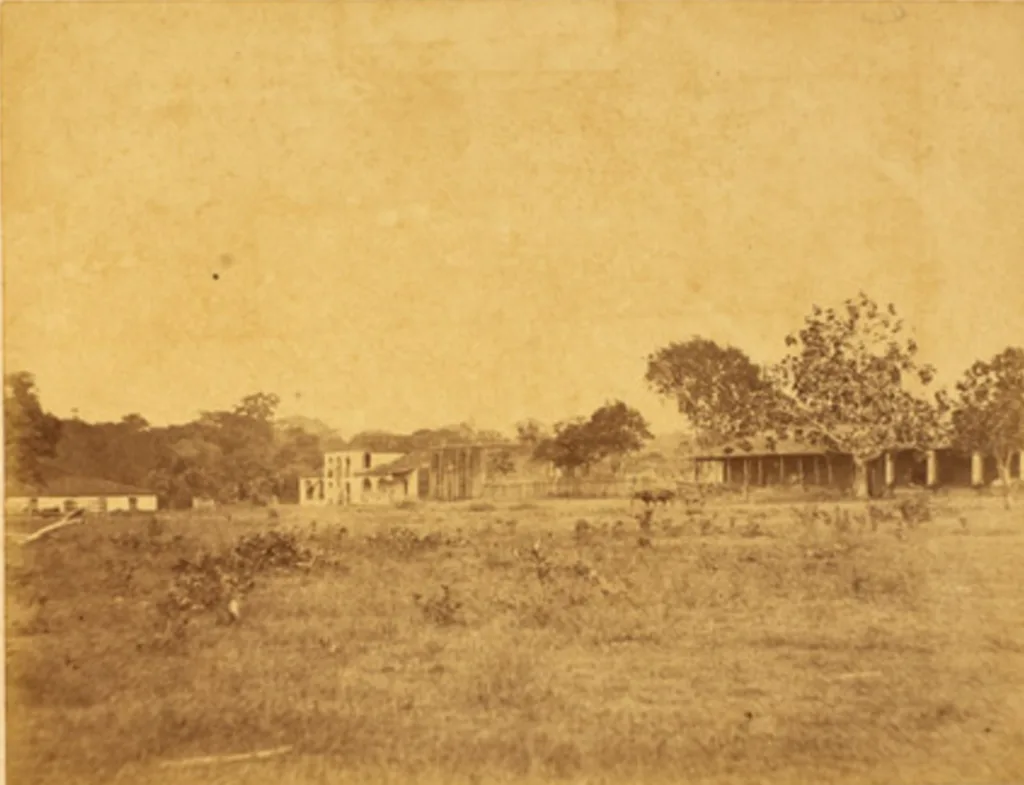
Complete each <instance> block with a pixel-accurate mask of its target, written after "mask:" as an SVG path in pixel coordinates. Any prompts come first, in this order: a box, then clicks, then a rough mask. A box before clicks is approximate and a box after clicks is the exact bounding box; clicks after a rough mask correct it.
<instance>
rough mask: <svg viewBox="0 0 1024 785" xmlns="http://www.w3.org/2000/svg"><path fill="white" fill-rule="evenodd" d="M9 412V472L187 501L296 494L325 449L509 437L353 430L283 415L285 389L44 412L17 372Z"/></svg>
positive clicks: (456, 429)
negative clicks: (195, 412) (209, 403)
mask: <svg viewBox="0 0 1024 785" xmlns="http://www.w3.org/2000/svg"><path fill="white" fill-rule="evenodd" d="M4 398H5V401H4V417H5V426H6V427H5V431H6V434H7V438H6V444H5V454H6V457H7V477H8V481H9V482H10V481H11V480H12V479H13V480H14V481H16V482H19V483H21V484H25V485H30V486H36V487H41V486H43V485H45V483H46V481H47V480H48V479H51V478H53V477H55V476H59V475H75V476H80V477H91V478H101V479H106V480H112V481H114V482H119V483H123V484H126V485H132V486H136V487H139V488H145V489H148V490H152V491H155V492H156V493H158V494H159V495H160V496H161V498H162V499H163V501H164V504H166V505H168V506H171V507H185V506H188V505H189V504H191V500H192V498H193V497H208V498H213V499H216V500H218V501H221V502H227V503H230V502H237V501H252V502H256V503H265V502H268V501H270V500H271V499H273V498H275V497H276V498H277V499H278V500H279V501H281V502H289V501H296V500H297V496H298V479H299V477H301V476H303V475H309V474H315V473H317V472H318V471H319V470H320V468H321V465H322V462H323V453H324V451H329V450H343V449H353V450H372V451H375V452H400V453H406V452H412V451H417V450H425V449H429V448H430V447H433V446H436V445H440V444H447V443H453V442H460V441H467V440H472V439H487V440H507V437H505V436H503V435H502V434H500V433H496V432H488V431H482V432H477V431H475V430H474V429H473V428H472V427H470V426H469V425H465V424H460V425H455V426H450V427H443V428H436V429H422V430H418V431H416V432H414V433H411V434H396V433H389V432H386V431H366V432H363V433H358V434H356V435H355V436H353V437H351V438H349V439H345V438H343V437H342V436H341V435H339V434H338V433H337V432H335V431H334V430H332V429H331V428H330V427H329V426H327V425H325V424H324V423H322V422H320V421H319V420H315V419H311V418H307V417H292V418H280V419H279V418H277V417H276V412H277V407H278V404H279V399H278V398H277V396H275V395H272V394H267V393H256V394H253V395H249V396H246V397H245V398H243V399H242V400H241V401H240V402H239V403H238V404H237V405H236V406H235V407H233V408H232V409H229V410H224V411H208V412H203V413H201V414H200V416H199V417H198V418H196V419H195V420H193V421H191V422H187V423H184V424H181V425H170V426H165V427H158V426H151V425H150V424H149V423H148V422H147V420H146V419H145V418H144V417H143V416H141V415H139V414H129V415H126V416H125V417H123V418H122V419H121V420H120V421H119V422H97V423H91V422H86V421H84V420H82V419H79V418H71V419H60V418H57V417H54V416H53V415H51V414H48V413H46V412H44V411H43V409H42V407H41V406H40V403H39V398H38V394H37V391H36V388H35V382H34V379H33V377H32V375H31V374H28V373H15V374H8V375H7V377H6V379H5V396H4Z"/></svg>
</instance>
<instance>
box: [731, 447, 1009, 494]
mask: <svg viewBox="0 0 1024 785" xmlns="http://www.w3.org/2000/svg"><path fill="white" fill-rule="evenodd" d="M750 457H754V456H750ZM758 457H759V460H757V461H756V462H755V463H754V465H753V467H751V466H750V465H749V464H748V462H747V461H746V460H744V461H743V462H742V469H741V472H742V482H743V484H744V485H747V484H749V483H752V482H753V483H756V484H757V485H761V484H763V483H764V481H765V466H764V461H765V458H764V457H762V456H758ZM808 458H809V460H810V465H809V466H808V465H806V464H805V462H804V456H793V457H790V458H789V464H788V465H789V466H790V467H791V466H793V463H794V462H795V463H796V465H797V466H798V467H799V470H800V471H799V473H800V476H801V478H802V479H803V480H804V481H806V480H808V479H809V478H810V476H813V479H814V482H815V484H818V483H820V482H821V481H822V480H825V481H826V482H827V484H829V485H831V483H832V464H831V462H829V461H828V460H826V462H825V466H824V471H822V467H821V466H820V464H819V462H818V460H817V457H816V456H808ZM768 460H777V461H778V467H779V479H780V481H781V480H784V473H785V469H786V467H787V459H786V457H785V456H781V455H780V456H778V457H777V458H776V457H775V456H773V457H772V458H770V459H768ZM925 462H926V463H925V465H926V470H925V472H926V483H927V485H928V487H934V486H936V485H938V484H939V459H938V455H937V454H936V451H935V450H928V451H927V452H926V454H925ZM884 463H885V484H886V486H890V487H891V486H893V485H895V484H896V461H895V459H894V457H893V455H892V453H885V456H884ZM808 468H810V470H811V471H809V472H808ZM733 474H734V472H733V471H730V467H729V463H728V461H725V462H723V465H722V476H721V479H722V481H724V482H730V481H736V480H738V479H740V477H735V476H733ZM1015 479H1022V480H1024V451H1022V452H1020V453H1018V456H1017V474H1016V478H1015ZM984 483H985V459H984V456H983V455H982V454H981V453H980V452H975V453H972V454H971V485H975V486H977V485H983V484H984Z"/></svg>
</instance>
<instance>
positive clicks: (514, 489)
mask: <svg viewBox="0 0 1024 785" xmlns="http://www.w3.org/2000/svg"><path fill="white" fill-rule="evenodd" d="M654 488H671V489H675V482H673V481H671V480H669V481H664V482H662V483H660V484H659V483H657V482H653V481H646V482H633V481H632V480H585V479H582V480H565V479H563V480H557V481H553V480H528V481H512V482H489V483H485V484H484V486H483V492H482V495H483V498H485V499H490V500H494V501H498V500H505V501H509V500H511V501H522V500H526V499H544V498H567V499H604V498H612V499H628V498H630V497H631V496H632V495H633V494H634V493H636V492H637V491H642V490H649V489H654Z"/></svg>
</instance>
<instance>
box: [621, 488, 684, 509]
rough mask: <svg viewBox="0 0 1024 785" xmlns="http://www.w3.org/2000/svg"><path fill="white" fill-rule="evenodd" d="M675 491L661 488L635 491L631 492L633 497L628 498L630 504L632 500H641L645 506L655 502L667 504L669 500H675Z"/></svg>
mask: <svg viewBox="0 0 1024 785" xmlns="http://www.w3.org/2000/svg"><path fill="white" fill-rule="evenodd" d="M675 498H676V494H675V491H670V490H668V489H661V490H655V491H637V492H636V493H634V494H633V498H632V499H630V500H629V503H630V506H632V504H633V502H635V501H641V502H643V503H644V505H645V506H647V507H650V506H652V505H655V504H662V505H668V503H669V502H672V501H675Z"/></svg>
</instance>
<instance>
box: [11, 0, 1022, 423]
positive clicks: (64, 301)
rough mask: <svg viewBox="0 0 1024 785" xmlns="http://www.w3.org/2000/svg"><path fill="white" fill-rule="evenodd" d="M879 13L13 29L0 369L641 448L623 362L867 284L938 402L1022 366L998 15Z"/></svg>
mask: <svg viewBox="0 0 1024 785" xmlns="http://www.w3.org/2000/svg"><path fill="white" fill-rule="evenodd" d="M903 10H904V12H905V14H904V15H903V16H902V17H900V15H899V14H896V13H890V12H888V11H885V10H884V9H881V8H879V7H878V6H871V5H867V4H844V5H838V4H837V5H823V4H814V5H811V4H794V5H786V4H783V3H776V4H771V5H768V4H749V5H740V4H732V3H729V4H726V3H721V4H697V3H692V4H684V3H672V2H654V3H643V2H635V1H631V2H622V3H605V2H600V0H588V1H587V2H576V3H565V2H555V1H554V0H547V1H546V2H540V1H539V0H538V1H537V2H515V3H513V2H507V3H506V2H497V1H493V2H486V3H484V2H465V1H463V2H452V3H439V2H431V1H430V0H418V1H417V2H404V3H379V2H378V3H364V2H359V3H356V2H352V3H329V4H328V3H319V4H305V3H303V4H298V3H293V4H283V3H282V4H258V5H255V4H254V5H246V4H241V3H238V4H227V3H225V4H217V5H212V4H211V5H202V4H187V5H186V4H182V5H177V4H173V3H172V4H166V5H141V4H140V5H127V4H116V3H110V4H86V3H81V4H33V5H28V4H20V5H19V4H10V3H7V4H5V5H4V6H3V9H2V13H3V28H2V30H3V118H2V119H3V192H2V193H3V252H4V273H5V292H4V294H5V312H4V313H5V316H4V320H5V328H6V329H5V354H6V358H5V360H6V365H7V368H8V370H13V369H22V368H23V369H28V370H31V371H33V372H34V373H35V374H36V376H37V379H38V382H39V385H40V388H41V392H42V397H43V402H44V404H45V405H46V406H47V407H49V408H51V409H52V410H54V411H56V412H57V413H59V414H62V415H66V414H68V413H69V412H70V410H71V409H72V408H78V409H79V410H80V412H81V414H82V416H84V417H87V418H90V419H113V418H118V417H120V416H121V415H122V414H125V413H128V412H132V411H137V412H141V413H142V414H144V415H145V416H147V417H148V418H150V419H151V420H152V421H154V422H156V423H164V422H167V421H182V420H185V419H188V418H190V417H192V416H194V415H195V413H196V412H197V411H198V410H199V409H204V408H216V407H222V406H228V405H230V404H231V403H233V402H234V401H235V400H237V399H238V398H240V397H241V396H242V395H244V394H246V393H249V392H252V391H255V390H266V391H275V392H277V393H278V394H280V395H281V396H282V398H283V399H284V413H304V414H307V415H310V416H316V417H321V418H322V419H324V420H326V421H327V422H330V423H332V424H335V425H337V426H340V427H341V428H342V429H343V430H345V431H346V432H352V431H353V430H355V429H358V428H364V427H380V428H393V429H412V428H416V427H423V426H431V425H437V424H442V423H447V422H453V421H460V420H467V419H472V420H474V421H475V422H476V423H477V424H478V425H480V426H489V427H495V426H496V427H501V428H508V427H509V426H510V425H511V423H513V422H514V421H516V420H517V419H520V418H522V417H526V416H534V417H538V418H541V419H544V420H548V421H550V420H553V419H557V418H562V417H566V416H570V415H573V414H583V413H586V412H589V411H590V410H591V409H593V408H594V407H596V406H598V405H600V404H601V403H602V402H603V401H604V400H605V399H607V398H612V397H621V398H624V399H626V400H627V401H629V402H631V403H633V404H634V405H637V406H639V407H640V408H641V409H642V410H643V411H644V412H645V413H646V414H647V415H648V416H649V417H650V419H651V420H652V421H653V422H654V424H655V426H656V428H657V429H658V430H666V429H674V428H677V427H679V425H680V420H679V417H678V415H676V414H675V413H674V412H673V411H672V409H671V407H670V406H662V405H660V404H659V402H658V400H657V399H656V398H654V397H653V396H652V395H650V394H649V393H647V392H645V390H644V386H643V382H642V376H643V372H644V357H645V355H646V354H647V353H648V352H650V351H651V350H653V349H655V348H657V347H658V346H659V345H661V344H662V343H663V342H666V341H669V340H672V339H683V338H686V337H688V336H689V335H691V334H693V333H700V334H704V335H706V336H708V337H712V338H716V339H719V340H722V341H728V342H733V343H736V344H738V345H740V346H742V347H744V348H745V349H747V350H748V351H749V352H750V353H751V354H752V355H753V356H754V357H755V359H758V360H769V359H774V358H775V357H776V356H778V353H779V352H780V351H781V349H782V338H783V336H784V334H785V332H786V331H787V330H788V329H791V328H793V327H796V326H798V324H799V322H800V320H801V318H802V316H803V315H804V314H805V313H806V311H807V310H808V309H809V308H810V306H811V304H812V303H813V302H819V303H821V304H832V303H835V302H838V301H839V300H841V299H842V298H845V297H847V296H851V295H853V294H855V293H856V291H857V290H858V289H860V288H866V289H867V290H868V291H869V292H871V293H874V294H875V295H876V296H877V297H879V298H882V299H885V300H889V299H892V300H894V301H895V302H896V304H897V305H898V306H899V307H900V308H901V309H902V310H903V311H904V312H905V314H906V316H907V317H908V319H909V321H910V322H911V323H912V324H914V325H915V326H916V328H917V331H918V334H919V337H920V341H921V343H922V349H923V352H924V353H925V354H926V356H927V357H928V359H931V360H933V361H934V362H936V363H937V364H938V365H939V366H940V370H941V371H943V372H944V374H945V377H946V378H947V379H949V378H951V377H952V376H954V375H956V374H958V373H959V372H960V371H961V370H962V368H963V367H964V366H965V365H966V364H968V363H969V362H970V361H972V360H973V359H974V358H976V357H978V356H984V355H990V354H992V353H994V352H996V351H998V350H1000V349H1002V348H1003V347H1005V346H1006V345H1008V344H1011V343H1012V344H1015V345H1021V344H1022V342H1024V220H1022V213H1021V206H1022V205H1024V154H1022V149H1024V148H1022V146H1021V140H1024V46H1022V45H1021V41H1024V4H1019V3H1018V4H1012V5H1011V4H991V5H969V6H968V5H963V6H957V5H953V4H941V5H940V4H935V5H932V4H913V3H912V4H909V5H905V6H903ZM886 20H897V21H889V22H887V21H886ZM215 273H216V274H217V275H218V276H219V280H214V278H213V276H214V274H215Z"/></svg>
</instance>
